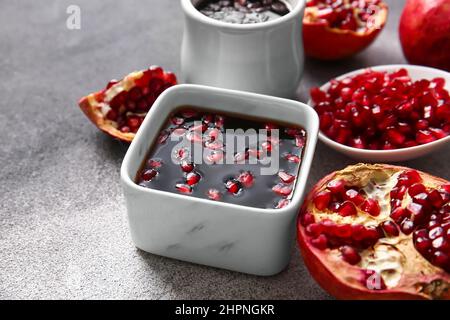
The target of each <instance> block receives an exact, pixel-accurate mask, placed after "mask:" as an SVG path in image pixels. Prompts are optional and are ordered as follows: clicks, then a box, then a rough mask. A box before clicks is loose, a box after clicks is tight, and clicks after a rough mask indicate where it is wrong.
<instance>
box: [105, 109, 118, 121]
mask: <svg viewBox="0 0 450 320" xmlns="http://www.w3.org/2000/svg"><path fill="white" fill-rule="evenodd" d="M118 116H119V115H118V113H117V111H115V110H113V109H111V110H109V111H108V112H107V113H106V119H108V120H111V121H117V118H118Z"/></svg>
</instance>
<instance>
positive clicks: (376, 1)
mask: <svg viewBox="0 0 450 320" xmlns="http://www.w3.org/2000/svg"><path fill="white" fill-rule="evenodd" d="M387 14H388V7H387V5H386V4H385V3H384V2H382V1H381V0H308V1H307V2H306V9H305V16H304V18H303V42H304V46H305V53H306V55H308V56H310V57H313V58H317V59H322V60H336V59H342V58H346V57H349V56H351V55H353V54H355V53H358V52H359V51H361V50H363V49H364V48H366V47H367V46H368V45H370V44H371V43H372V42H373V41H374V40H375V38H376V37H377V36H378V34H379V33H380V31H381V30H382V29H383V27H384V25H385V23H386V19H387Z"/></svg>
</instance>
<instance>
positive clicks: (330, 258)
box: [297, 164, 450, 299]
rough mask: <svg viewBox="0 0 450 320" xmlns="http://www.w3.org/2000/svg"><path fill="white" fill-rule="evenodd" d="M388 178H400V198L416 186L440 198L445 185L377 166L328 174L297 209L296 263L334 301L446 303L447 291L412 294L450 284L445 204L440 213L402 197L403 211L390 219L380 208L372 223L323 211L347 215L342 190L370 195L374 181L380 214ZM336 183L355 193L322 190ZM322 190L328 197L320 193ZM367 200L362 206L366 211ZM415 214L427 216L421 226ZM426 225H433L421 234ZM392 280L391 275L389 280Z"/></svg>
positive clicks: (449, 228) (449, 240) (414, 173)
mask: <svg viewBox="0 0 450 320" xmlns="http://www.w3.org/2000/svg"><path fill="white" fill-rule="evenodd" d="M394 175H398V177H399V178H398V183H397V185H396V186H395V188H397V189H400V188H402V187H404V188H405V190H404V191H403V192H404V193H406V190H407V188H409V187H410V186H412V185H414V184H416V183H422V184H423V185H424V186H427V188H426V189H427V190H426V191H427V192H428V194H431V191H432V190H437V191H438V193H439V195H441V196H442V193H444V190H442V187H441V186H442V185H443V184H446V183H447V182H446V181H445V180H443V179H440V178H436V177H432V176H430V175H428V174H425V173H420V172H418V171H416V170H409V169H407V168H404V167H397V166H391V165H384V164H375V165H371V164H358V165H354V166H349V167H347V168H345V169H344V170H341V171H337V172H333V173H331V174H330V175H328V176H326V177H324V178H323V179H321V180H320V181H319V182H318V183H317V184H316V185H315V186H314V187H313V188H312V190H311V191H310V193H309V194H308V195H307V197H306V199H305V201H304V203H303V205H302V207H301V209H300V213H299V215H300V216H299V217H300V218H299V220H298V224H297V232H298V243H299V246H300V249H301V252H302V256H303V260H304V262H305V264H306V266H307V267H308V269H309V271H310V273H311V274H312V276H313V277H314V279H316V280H317V281H318V282H319V284H320V285H321V286H322V287H323V288H324V289H325V290H327V291H328V292H329V293H330V294H332V295H333V296H335V297H337V298H339V299H450V292H449V291H448V290H446V289H442V288H441V289H442V290H417V288H424V285H425V286H427V285H426V284H431V283H433V285H432V286H433V287H435V285H436V284H437V283H441V284H444V283H450V274H449V270H450V265H449V260H448V259H449V258H448V256H449V254H450V253H449V250H450V212H449V213H444V210H443V208H446V204H444V205H442V206H441V208H440V209H438V208H436V207H434V206H432V205H431V204H428V205H427V206H426V207H423V206H422V205H420V204H417V203H412V202H411V201H410V200H411V198H409V196H408V197H405V199H404V202H405V204H406V205H407V209H405V208H402V206H398V207H396V208H395V209H393V210H392V213H391V217H392V218H391V217H388V216H386V215H385V213H384V210H383V212H380V213H379V214H378V215H376V216H375V217H372V216H370V215H369V214H367V215H364V214H363V213H361V212H360V213H358V214H357V215H346V216H345V217H340V216H338V215H337V214H336V213H335V212H333V211H331V210H329V208H331V207H333V208H334V209H335V210H336V211H338V212H339V211H346V210H349V209H348V208H350V206H349V204H351V205H352V206H354V204H353V203H351V202H350V200H348V194H347V192H346V191H349V190H353V192H349V194H350V196H351V195H352V194H353V195H354V196H356V195H357V194H358V190H361V189H363V190H370V189H373V185H370V188H368V183H373V182H376V187H375V189H377V194H378V195H379V196H377V199H383V202H381V200H380V204H381V203H383V206H382V207H383V209H384V206H385V199H386V198H387V199H386V200H387V201H389V194H394V195H395V192H393V193H391V190H389V186H390V185H392V184H390V183H389V182H390V181H391V180H389V179H390V178H392V177H393V176H394ZM340 180H342V181H347V184H349V185H352V186H355V187H353V188H351V189H346V188H344V190H346V191H344V193H342V192H336V193H332V192H331V191H330V190H327V189H326V190H323V188H324V186H326V185H327V184H329V183H330V182H333V184H334V182H335V181H340ZM377 186H382V187H380V188H378V187H377ZM392 188H394V187H392ZM415 188H419V189H420V187H417V186H415V187H414V188H413V190H414V189H415ZM439 190H440V192H439ZM324 191H325V192H327V193H325V194H322V193H321V192H324ZM367 192H369V191H367ZM397 192H399V190H397ZM384 195H385V196H386V197H384ZM392 199H393V200H395V201H400V200H398V199H395V198H392ZM367 200H369V201H367ZM370 200H373V199H370V198H369V199H366V200H365V201H364V202H363V203H362V204H361V207H366V206H367V207H370V206H369V205H368V204H367V202H369V203H370ZM447 201H448V200H447ZM429 202H430V200H429ZM326 204H328V205H326ZM402 205H403V204H402ZM419 206H420V208H419ZM449 208H450V207H449ZM445 210H447V209H445ZM367 211H370V210H367ZM441 211H442V212H441ZM418 212H419V213H420V212H426V213H427V214H425V215H424V216H423V217H422V219H423V221H419V220H420V219H419V220H417V219H416V218H417V217H418V215H417V213H418ZM419 216H420V215H419ZM393 220H394V221H396V222H394V221H393ZM429 221H431V222H433V224H430V226H429V227H428V229H427V227H426V226H427V225H428V224H429ZM414 230H416V231H414ZM413 248H415V250H417V252H414V249H413ZM387 261H389V263H386V262H387ZM368 268H371V269H372V268H373V269H374V270H376V271H374V270H370V269H368ZM405 270H408V271H405ZM393 274H396V275H398V276H397V279H396V280H394V281H393V278H392V275H393ZM444 287H445V285H444Z"/></svg>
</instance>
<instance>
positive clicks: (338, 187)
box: [327, 180, 345, 194]
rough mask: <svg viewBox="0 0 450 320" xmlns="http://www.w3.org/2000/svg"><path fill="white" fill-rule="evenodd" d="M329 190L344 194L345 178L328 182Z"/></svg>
mask: <svg viewBox="0 0 450 320" xmlns="http://www.w3.org/2000/svg"><path fill="white" fill-rule="evenodd" d="M327 188H328V190H330V191H331V192H332V193H333V194H343V193H344V192H345V181H344V180H332V181H330V182H329V183H328V184H327Z"/></svg>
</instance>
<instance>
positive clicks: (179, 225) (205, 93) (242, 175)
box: [121, 85, 319, 275]
mask: <svg viewBox="0 0 450 320" xmlns="http://www.w3.org/2000/svg"><path fill="white" fill-rule="evenodd" d="M318 130H319V119H318V117H317V114H316V113H315V112H314V110H312V109H311V108H310V107H309V106H307V105H306V104H303V103H300V102H297V101H294V100H286V99H281V98H276V97H271V96H264V95H259V94H254V93H248V92H240V91H232V90H226V89H218V88H212V87H205V86H198V85H178V86H174V87H172V88H170V89H168V90H166V91H164V92H163V93H162V95H161V96H160V97H159V98H158V99H157V100H156V102H155V104H154V105H153V106H152V108H151V110H150V112H149V113H148V115H147V116H146V117H145V120H144V122H143V123H142V126H141V127H140V129H139V131H138V133H137V134H136V136H135V138H134V139H133V142H132V143H131V145H130V147H129V149H128V151H127V154H126V155H125V158H124V161H123V164H122V168H121V180H122V185H123V189H124V194H125V199H126V205H127V211H128V220H129V224H130V229H131V235H132V239H133V241H134V243H135V245H136V246H137V247H138V248H140V249H142V250H144V251H147V252H151V253H154V254H158V255H162V256H166V257H170V258H176V259H180V260H185V261H189V262H194V263H199V264H204V265H209V266H214V267H219V268H224V269H229V270H234V271H240V272H245V273H250V274H256V275H272V274H276V273H278V272H280V271H281V270H282V269H283V268H284V267H285V266H286V265H287V264H288V262H289V259H290V252H291V250H290V249H291V245H292V239H293V237H294V232H295V220H296V216H297V214H298V211H299V208H300V204H301V201H302V200H303V194H304V190H305V185H306V181H307V178H308V174H309V169H310V166H311V162H312V158H313V154H314V150H315V146H316V142H317V134H318ZM230 131H231V132H230ZM269 132H270V133H269ZM239 137H240V138H241V139H243V140H241V141H244V147H243V148H242V146H241V147H240V144H239V142H237V141H238V138H239ZM261 137H262V138H261ZM256 138H257V140H255V139H256ZM235 140H236V143H234V141H235ZM247 143H248V145H247ZM235 146H236V148H235ZM198 155H200V159H198V158H197V156H198ZM263 169H264V170H263ZM266 169H270V170H266Z"/></svg>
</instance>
